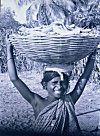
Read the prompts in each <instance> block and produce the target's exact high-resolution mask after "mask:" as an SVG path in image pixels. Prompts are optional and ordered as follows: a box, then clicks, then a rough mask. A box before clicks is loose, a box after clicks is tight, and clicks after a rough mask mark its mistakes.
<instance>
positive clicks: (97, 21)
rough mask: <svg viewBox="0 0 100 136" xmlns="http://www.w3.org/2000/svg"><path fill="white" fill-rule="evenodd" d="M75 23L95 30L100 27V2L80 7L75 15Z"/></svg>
mask: <svg viewBox="0 0 100 136" xmlns="http://www.w3.org/2000/svg"><path fill="white" fill-rule="evenodd" d="M73 17H74V23H75V24H76V25H78V26H80V27H84V28H94V27H97V26H98V25H100V2H99V0H96V1H89V2H88V4H87V5H85V7H84V6H83V7H81V6H80V7H78V9H77V10H76V11H75V12H74V14H73Z"/></svg>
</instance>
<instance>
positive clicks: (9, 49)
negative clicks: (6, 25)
mask: <svg viewBox="0 0 100 136" xmlns="http://www.w3.org/2000/svg"><path fill="white" fill-rule="evenodd" d="M5 40H6V47H7V51H10V52H12V51H13V45H12V42H11V41H10V39H9V34H6V39H5Z"/></svg>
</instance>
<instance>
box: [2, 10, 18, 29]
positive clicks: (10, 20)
mask: <svg viewBox="0 0 100 136" xmlns="http://www.w3.org/2000/svg"><path fill="white" fill-rule="evenodd" d="M14 15H15V13H14V11H11V10H10V9H9V8H1V12H0V28H5V29H14V30H16V29H17V28H18V27H19V26H20V24H19V23H18V22H17V21H15V19H14Z"/></svg>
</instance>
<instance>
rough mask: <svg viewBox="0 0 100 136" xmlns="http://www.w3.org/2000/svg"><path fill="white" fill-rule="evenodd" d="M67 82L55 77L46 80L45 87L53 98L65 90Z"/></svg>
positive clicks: (59, 96) (59, 95) (60, 95)
mask: <svg viewBox="0 0 100 136" xmlns="http://www.w3.org/2000/svg"><path fill="white" fill-rule="evenodd" d="M67 87H68V84H67V83H65V81H63V80H61V78H60V77H55V78H53V79H52V80H50V81H49V82H47V86H46V89H47V91H48V93H49V95H50V96H52V97H54V98H61V97H62V95H63V94H64V93H65V91H66V90H67Z"/></svg>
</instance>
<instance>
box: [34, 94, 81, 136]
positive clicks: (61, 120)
mask: <svg viewBox="0 0 100 136" xmlns="http://www.w3.org/2000/svg"><path fill="white" fill-rule="evenodd" d="M34 134H35V136H36V135H38V136H42V135H43V136H81V135H82V134H81V131H80V127H79V124H78V120H77V117H76V115H75V108H74V104H73V102H72V99H71V97H70V95H69V94H67V95H65V97H64V98H63V99H58V100H56V101H54V102H52V103H51V104H49V105H48V106H47V107H45V108H44V109H43V110H42V111H41V112H40V113H39V115H38V117H37V118H36V120H35V124H34Z"/></svg>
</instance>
